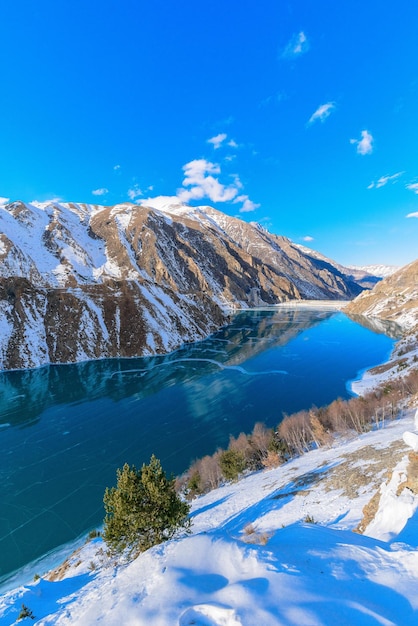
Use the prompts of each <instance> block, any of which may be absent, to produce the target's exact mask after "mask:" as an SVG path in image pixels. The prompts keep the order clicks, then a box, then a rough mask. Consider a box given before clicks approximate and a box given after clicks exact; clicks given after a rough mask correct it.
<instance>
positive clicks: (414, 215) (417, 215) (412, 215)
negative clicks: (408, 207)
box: [406, 211, 418, 217]
mask: <svg viewBox="0 0 418 626" xmlns="http://www.w3.org/2000/svg"><path fill="white" fill-rule="evenodd" d="M406 217H418V211H416V212H415V213H408V215H407V216H406Z"/></svg>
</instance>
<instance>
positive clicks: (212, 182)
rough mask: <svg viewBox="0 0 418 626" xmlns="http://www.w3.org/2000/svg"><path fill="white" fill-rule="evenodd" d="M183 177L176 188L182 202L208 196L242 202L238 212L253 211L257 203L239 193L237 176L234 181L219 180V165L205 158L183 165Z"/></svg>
mask: <svg viewBox="0 0 418 626" xmlns="http://www.w3.org/2000/svg"><path fill="white" fill-rule="evenodd" d="M183 171H184V175H185V178H184V180H183V187H182V188H181V189H178V190H177V196H178V197H179V198H180V200H181V201H182V202H189V201H190V200H202V199H203V198H209V200H211V201H212V202H233V203H234V204H237V203H242V207H241V209H240V212H248V211H254V210H255V209H256V208H258V206H259V205H257V204H255V203H254V202H253V201H252V200H250V199H249V197H248V196H247V195H243V194H241V193H240V191H241V189H242V183H241V181H240V179H239V177H238V176H235V177H234V182H233V183H230V184H225V183H223V182H221V181H220V179H219V177H220V176H221V174H222V172H221V167H220V165H219V164H218V163H212V162H211V161H207V160H206V159H195V160H193V161H190V162H189V163H186V165H184V166H183Z"/></svg>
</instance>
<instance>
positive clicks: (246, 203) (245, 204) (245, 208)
mask: <svg viewBox="0 0 418 626" xmlns="http://www.w3.org/2000/svg"><path fill="white" fill-rule="evenodd" d="M240 202H242V207H241V208H240V210H239V212H240V213H251V211H255V210H256V209H258V208H259V206H260V205H259V204H256V203H255V202H253V201H252V200H250V199H249V197H248V196H247V195H240V196H237V197H236V198H235V200H234V204H238V203H240Z"/></svg>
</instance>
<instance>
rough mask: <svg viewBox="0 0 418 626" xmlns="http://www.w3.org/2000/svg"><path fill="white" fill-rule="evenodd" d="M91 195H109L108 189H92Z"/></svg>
mask: <svg viewBox="0 0 418 626" xmlns="http://www.w3.org/2000/svg"><path fill="white" fill-rule="evenodd" d="M91 193H92V194H93V196H105V195H106V194H107V193H109V189H106V187H100V189H93V191H92V192H91Z"/></svg>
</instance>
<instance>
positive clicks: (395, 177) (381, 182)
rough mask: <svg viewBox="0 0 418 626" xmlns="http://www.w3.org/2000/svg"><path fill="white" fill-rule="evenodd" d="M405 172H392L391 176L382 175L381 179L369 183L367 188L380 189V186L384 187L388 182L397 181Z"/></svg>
mask: <svg viewBox="0 0 418 626" xmlns="http://www.w3.org/2000/svg"><path fill="white" fill-rule="evenodd" d="M402 174H403V172H397V173H396V174H392V175H391V176H381V177H380V178H379V180H376V181H373V182H371V183H370V185H368V187H367V189H373V188H374V187H376V189H380V187H384V186H385V185H387V184H388V183H392V184H393V183H395V182H396V181H397V180H398V178H399V177H400V176H402Z"/></svg>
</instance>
